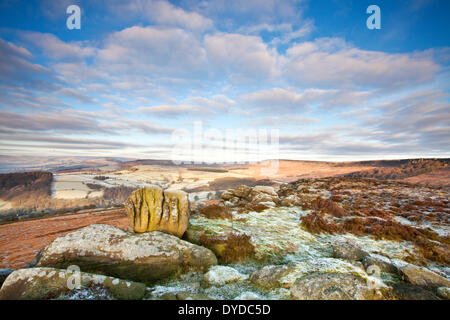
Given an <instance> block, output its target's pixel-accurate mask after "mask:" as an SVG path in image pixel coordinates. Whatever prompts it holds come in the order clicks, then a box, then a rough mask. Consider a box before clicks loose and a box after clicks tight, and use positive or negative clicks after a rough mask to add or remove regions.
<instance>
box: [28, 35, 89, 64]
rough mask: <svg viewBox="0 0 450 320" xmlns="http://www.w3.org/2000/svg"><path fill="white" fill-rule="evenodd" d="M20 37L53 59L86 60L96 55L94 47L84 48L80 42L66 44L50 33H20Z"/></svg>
mask: <svg viewBox="0 0 450 320" xmlns="http://www.w3.org/2000/svg"><path fill="white" fill-rule="evenodd" d="M19 35H20V37H21V38H22V39H24V40H25V41H27V42H30V43H32V44H33V45H34V46H36V47H38V48H39V49H40V50H41V51H43V52H44V53H45V55H46V56H47V57H50V58H52V59H56V60H59V59H85V58H88V57H92V56H94V55H95V51H96V49H95V48H94V47H89V46H83V44H82V43H80V42H64V41H61V40H60V39H59V38H58V37H56V36H55V35H53V34H50V33H40V32H30V31H26V32H20V33H19Z"/></svg>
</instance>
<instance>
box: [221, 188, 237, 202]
mask: <svg viewBox="0 0 450 320" xmlns="http://www.w3.org/2000/svg"><path fill="white" fill-rule="evenodd" d="M220 197H221V198H222V200H225V201H227V200H230V199H231V198H233V197H234V194H233V192H232V190H231V191H230V190H227V191H225V192H223V193H222V195H221V196H220Z"/></svg>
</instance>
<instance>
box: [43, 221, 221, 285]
mask: <svg viewBox="0 0 450 320" xmlns="http://www.w3.org/2000/svg"><path fill="white" fill-rule="evenodd" d="M214 264H217V259H216V257H215V256H214V254H213V253H212V252H211V251H210V250H209V249H206V248H204V247H200V246H198V245H195V244H192V243H190V242H187V241H184V240H181V239H179V238H177V237H176V236H173V235H169V234H166V233H163V232H160V231H154V232H150V233H140V234H135V233H130V232H125V231H123V230H121V229H118V228H115V227H113V226H109V225H101V224H94V225H90V226H88V227H85V228H82V229H80V230H77V231H75V232H72V233H69V234H67V235H65V236H62V237H59V238H57V239H55V240H54V241H53V242H52V243H50V244H49V245H48V246H47V247H46V248H45V249H44V250H43V251H42V253H41V255H40V258H39V260H38V261H37V264H36V266H38V267H47V266H51V267H57V268H66V267H68V266H69V265H78V266H79V267H80V268H81V270H83V271H88V272H93V273H102V274H107V275H111V276H114V277H118V278H124V279H130V280H134V281H141V282H150V281H153V280H155V279H161V278H164V277H167V276H170V275H171V274H174V273H176V272H177V271H182V270H184V269H189V268H192V269H202V268H205V267H208V266H210V265H214Z"/></svg>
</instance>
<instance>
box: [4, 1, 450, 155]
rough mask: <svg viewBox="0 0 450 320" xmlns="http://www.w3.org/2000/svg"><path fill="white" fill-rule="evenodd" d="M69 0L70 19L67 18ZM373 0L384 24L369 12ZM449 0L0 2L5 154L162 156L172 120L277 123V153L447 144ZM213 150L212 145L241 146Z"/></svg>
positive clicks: (226, 125) (185, 125) (175, 125)
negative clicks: (77, 25) (74, 25)
mask: <svg viewBox="0 0 450 320" xmlns="http://www.w3.org/2000/svg"><path fill="white" fill-rule="evenodd" d="M71 4H77V5H79V6H80V8H81V11H82V12H81V29H80V30H68V29H67V27H66V19H67V17H68V15H67V14H66V8H67V6H69V5H71ZM371 4H376V5H378V6H379V7H380V9H381V30H369V29H367V27H366V19H367V17H368V16H369V15H368V14H366V8H367V7H368V6H369V5H371ZM449 9H450V3H449V2H448V1H446V0H442V1H440V0H413V1H406V0H405V1H400V0H393V1H365V0H353V1H352V0H347V1H338V0H330V1H325V0H323V1H322V0H319V1H317V0H316V1H308V0H284V1H276V0H247V1H225V0H212V1H193V0H186V1H172V2H169V1H155V0H127V1H125V0H123V1H116V0H112V1H100V0H91V1H75V0H70V1H65V0H64V1H18V0H6V1H2V2H1V3H0V56H1V60H0V136H1V138H0V150H1V151H0V154H1V155H3V156H8V157H19V156H38V155H45V156H96V157H98V156H101V157H103V156H117V157H133V158H166V159H167V158H170V157H171V155H173V150H174V143H175V144H176V141H175V140H174V139H173V138H174V136H173V132H174V131H175V130H184V131H183V132H184V133H185V134H186V135H192V134H193V131H194V124H195V123H197V124H198V123H201V125H202V129H203V132H204V131H205V130H208V129H214V130H216V132H219V133H222V134H225V132H227V130H228V131H229V130H235V131H236V130H267V131H268V132H270V130H278V132H279V155H278V156H279V157H280V158H289V159H305V160H362V159H386V158H410V157H449V156H450V150H449V146H450V129H449V123H450V112H449V111H450V104H449V89H450V88H449V83H450V82H449V62H450V35H449V33H450V19H448V17H447V15H448V12H449ZM203 141H204V143H205V145H214V144H215V143H217V139H216V140H214V139H213V138H208V137H204V139H203ZM214 150H215V151H216V152H211V153H209V151H208V152H207V153H208V156H210V157H211V158H214V159H216V160H217V159H219V160H228V161H229V160H232V159H235V157H236V154H227V153H226V152H223V150H222V151H221V150H219V151H218V152H217V148H216V149H214ZM250 153H251V152H247V151H243V152H242V154H240V158H242V159H246V158H248V157H250Z"/></svg>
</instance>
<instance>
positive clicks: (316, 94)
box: [239, 88, 372, 113]
mask: <svg viewBox="0 0 450 320" xmlns="http://www.w3.org/2000/svg"><path fill="white" fill-rule="evenodd" d="M371 96H372V93H371V92H368V91H347V90H325V89H313V88H312V89H306V90H304V91H302V92H298V91H296V90H295V89H293V88H289V89H283V88H271V89H266V90H260V91H254V92H248V93H245V94H242V95H240V97H239V98H240V99H241V101H243V103H245V104H247V105H250V106H252V107H257V108H262V110H264V111H272V112H274V113H279V112H290V113H298V112H304V111H308V110H309V109H310V107H311V106H312V105H317V106H318V107H321V108H330V107H335V106H342V107H349V106H360V105H363V104H365V103H366V102H367V99H369V98H370V97H371Z"/></svg>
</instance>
